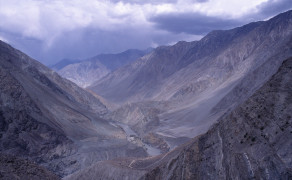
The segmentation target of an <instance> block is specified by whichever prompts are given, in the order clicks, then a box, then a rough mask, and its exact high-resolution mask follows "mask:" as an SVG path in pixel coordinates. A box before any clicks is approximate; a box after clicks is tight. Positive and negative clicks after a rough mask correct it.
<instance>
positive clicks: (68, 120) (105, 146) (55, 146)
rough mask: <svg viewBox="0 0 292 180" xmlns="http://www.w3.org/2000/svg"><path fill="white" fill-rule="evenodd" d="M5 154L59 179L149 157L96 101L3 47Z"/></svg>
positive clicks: (1, 134) (0, 91) (0, 133)
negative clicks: (109, 162) (117, 160)
mask: <svg viewBox="0 0 292 180" xmlns="http://www.w3.org/2000/svg"><path fill="white" fill-rule="evenodd" d="M0 79H1V81H0V124H1V126H0V152H3V153H6V154H12V155H17V156H21V157H26V158H29V159H31V160H33V161H35V162H36V163H38V164H41V165H43V166H45V167H47V168H48V169H50V170H51V171H53V172H55V173H57V174H58V175H59V176H65V175H67V174H70V173H72V172H74V171H76V170H79V169H82V168H84V167H86V166H89V165H91V164H92V163H95V162H97V161H99V160H104V159H111V158H114V157H123V156H129V155H131V156H138V157H139V156H146V155H147V154H146V152H145V150H144V149H143V147H141V146H137V145H136V144H134V143H132V142H129V141H128V139H127V134H126V132H125V130H124V129H123V128H121V126H119V125H118V124H117V123H116V122H114V121H106V120H104V119H103V118H101V117H102V116H104V115H105V114H106V113H107V112H108V109H107V108H106V106H105V105H104V104H103V103H101V101H100V100H99V99H98V98H96V96H94V95H92V94H91V93H89V92H87V91H86V90H84V89H82V88H80V87H78V86H77V85H75V84H74V83H72V82H70V81H68V80H66V79H63V78H61V77H60V76H59V75H58V74H57V73H55V72H54V71H52V70H50V69H48V68H47V67H45V66H43V65H42V64H40V63H38V62H37V61H35V60H33V59H31V58H29V57H28V56H26V55H25V54H23V53H21V52H20V51H18V50H16V49H14V48H12V47H11V46H9V45H7V44H6V43H4V42H2V41H0Z"/></svg>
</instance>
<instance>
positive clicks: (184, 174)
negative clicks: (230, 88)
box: [65, 58, 292, 180]
mask: <svg viewBox="0 0 292 180" xmlns="http://www.w3.org/2000/svg"><path fill="white" fill-rule="evenodd" d="M291 102H292V58H289V59H287V60H286V61H284V62H283V63H282V65H281V66H280V68H279V69H278V70H277V72H276V73H275V74H274V75H273V76H272V77H271V78H270V79H269V80H268V81H267V82H266V83H264V85H263V86H261V87H260V88H259V89H258V90H257V91H256V92H255V93H254V94H253V95H252V96H250V97H249V98H248V99H247V100H246V101H245V102H243V103H242V104H240V105H239V106H237V107H236V108H235V109H234V110H233V111H232V112H230V113H228V114H225V115H224V116H222V117H221V118H220V120H219V121H218V123H216V124H215V125H213V126H212V128H210V130H208V131H207V132H206V133H204V134H202V135H200V136H197V137H195V138H193V139H192V140H191V141H189V142H187V143H185V144H183V145H182V146H179V147H177V148H175V149H174V150H172V151H170V152H168V153H165V154H162V155H159V156H153V157H147V158H138V159H137V158H136V159H134V158H127V159H116V160H111V161H104V162H99V163H97V164H95V165H93V166H90V167H88V168H86V169H84V170H81V171H78V172H76V173H74V174H72V175H71V176H69V177H67V178H65V179H72V180H75V179H76V180H77V179H88V180H91V179H92V180H93V179H95V178H96V177H97V176H98V177H102V178H104V179H120V178H121V177H123V178H122V179H127V178H128V179H145V180H146V179H151V180H153V179H157V180H158V179H159V180H164V179H165V180H166V179H285V180H288V179H291V178H292V171H291V169H292V159H291V157H292V151H291V146H292V103H291ZM113 171H114V172H115V173H112V172H113ZM133 177H134V178H133Z"/></svg>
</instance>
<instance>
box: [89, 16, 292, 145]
mask: <svg viewBox="0 0 292 180" xmlns="http://www.w3.org/2000/svg"><path fill="white" fill-rule="evenodd" d="M291 55H292V11H287V12H285V13H282V14H280V15H278V16H276V17H274V18H271V19H270V20H268V21H263V22H254V23H250V24H247V25H245V26H242V27H238V28H235V29H231V30H226V31H213V32H211V33H209V34H208V35H207V36H206V37H204V38H203V39H202V40H200V41H195V42H179V43H177V44H176V45H174V46H167V47H166V46H165V47H159V48H157V49H155V50H154V51H153V52H152V53H150V54H148V55H146V56H143V57H142V58H140V59H139V60H137V61H135V62H134V63H132V64H130V65H128V66H125V67H123V68H120V69H118V70H116V71H114V72H112V73H110V74H109V75H107V76H106V77H104V78H103V79H101V80H99V81H97V82H96V83H95V85H93V86H90V87H89V89H91V90H92V91H95V92H96V93H98V94H99V95H101V96H102V97H104V98H105V99H107V100H109V101H111V102H115V103H118V104H120V105H121V107H120V108H119V109H117V110H116V111H115V112H114V113H112V117H111V118H112V119H117V120H119V121H121V122H125V123H128V124H130V126H131V128H132V129H134V130H135V131H136V132H137V133H139V134H140V136H141V137H143V136H146V137H147V136H148V134H149V135H150V134H152V135H154V137H159V138H161V137H162V138H163V139H164V143H167V144H168V147H170V148H173V147H175V146H176V145H178V144H180V143H182V142H185V141H181V138H192V137H194V136H197V135H199V134H202V133H204V132H206V131H207V130H208V129H209V127H210V126H211V125H212V124H213V123H214V122H216V120H218V118H220V117H221V116H222V115H223V114H225V113H227V112H230V111H232V109H233V108H234V107H236V106H237V105H238V104H240V103H242V102H243V101H244V100H246V99H247V98H248V97H249V96H250V95H252V94H253V93H254V92H255V91H256V90H257V89H258V88H259V87H261V86H262V85H263V83H265V82H266V81H267V80H268V79H269V78H270V77H271V76H272V74H274V73H275V72H276V70H277V69H278V67H279V66H280V65H281V63H282V60H283V59H286V58H288V57H290V56H291ZM243 92H244V93H243ZM129 103H130V105H129ZM131 103H132V105H131ZM151 124H152V125H153V124H155V127H154V126H151ZM149 125H150V126H149ZM148 127H151V128H148ZM145 141H147V140H146V139H145ZM162 144H163V142H162Z"/></svg>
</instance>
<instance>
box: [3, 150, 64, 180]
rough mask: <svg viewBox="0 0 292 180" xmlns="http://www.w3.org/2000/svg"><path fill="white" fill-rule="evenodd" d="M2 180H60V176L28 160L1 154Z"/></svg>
mask: <svg viewBox="0 0 292 180" xmlns="http://www.w3.org/2000/svg"><path fill="white" fill-rule="evenodd" d="M0 169H1V173H0V179H3V180H4V179H5V180H13V179H29V180H39V179H44V180H59V179H61V178H59V177H58V176H56V175H54V174H53V173H52V172H49V171H48V170H46V169H45V168H43V167H40V166H38V165H37V164H35V163H32V162H30V161H28V160H24V159H20V158H17V157H14V156H9V155H4V154H0Z"/></svg>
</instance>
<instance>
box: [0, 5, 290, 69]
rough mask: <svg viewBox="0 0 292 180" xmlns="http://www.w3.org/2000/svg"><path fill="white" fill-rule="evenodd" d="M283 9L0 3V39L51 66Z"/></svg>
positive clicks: (192, 36)
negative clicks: (61, 61) (66, 59)
mask: <svg viewBox="0 0 292 180" xmlns="http://www.w3.org/2000/svg"><path fill="white" fill-rule="evenodd" d="M288 6H289V4H288V0H278V1H275V0H246V1H234V0H149V1H139V0H107V1H102V0H86V1H83V0H70V1H66V0H9V1H7V0H0V19H1V21H0V37H1V39H5V40H6V41H9V43H11V44H12V45H14V46H15V47H16V48H19V49H20V50H22V51H24V52H25V53H27V54H29V55H30V56H32V57H34V58H36V59H38V60H40V61H41V62H43V63H46V64H52V63H54V62H56V61H58V60H60V59H62V58H86V57H90V56H94V55H96V54H98V53H107V52H109V53H113V52H120V51H123V50H126V49H128V48H140V49H144V48H148V47H149V46H152V45H155V46H156V45H165V44H171V43H174V42H176V41H179V40H188V41H191V40H197V39H199V38H201V37H202V36H201V35H202V34H206V33H207V32H209V31H211V30H213V29H226V28H232V27H234V26H238V25H241V24H244V23H246V22H249V21H251V20H254V19H259V20H262V19H265V18H267V17H269V16H271V15H274V13H276V12H278V11H281V10H282V9H287V7H288ZM290 6H291V5H290Z"/></svg>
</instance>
